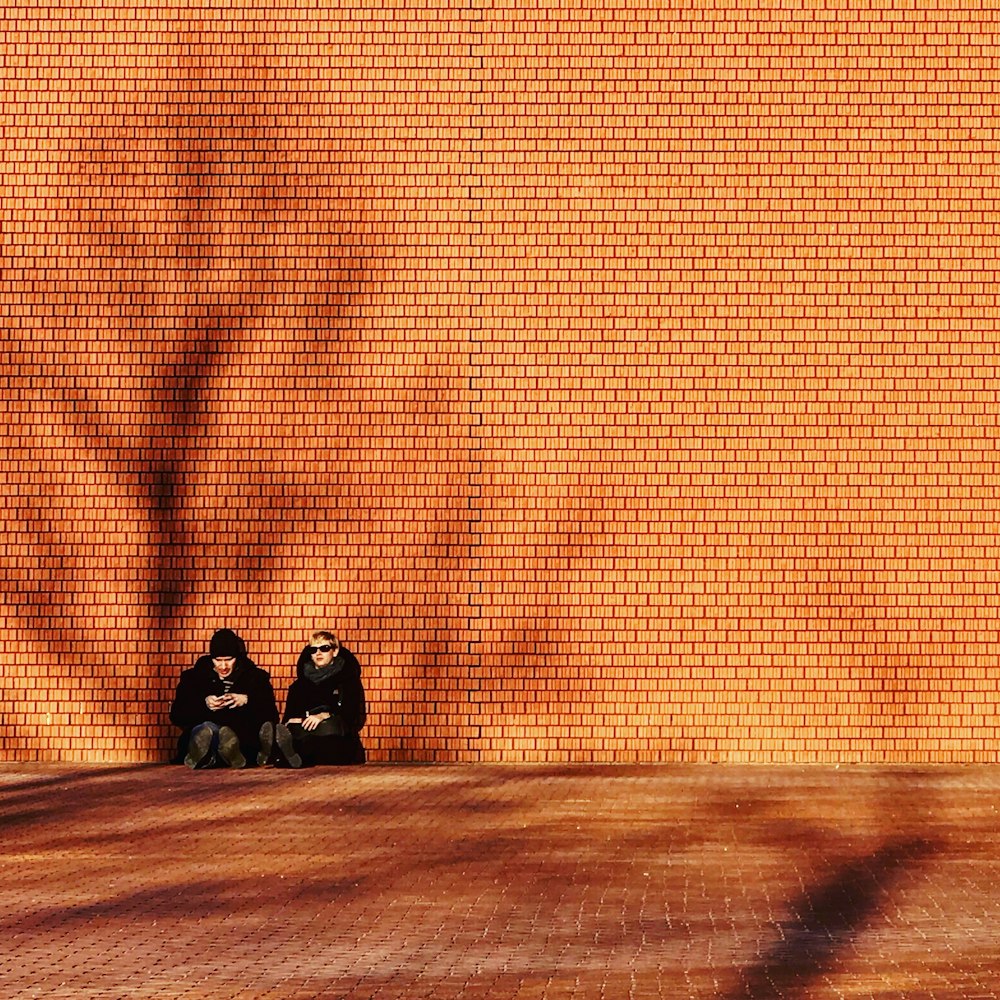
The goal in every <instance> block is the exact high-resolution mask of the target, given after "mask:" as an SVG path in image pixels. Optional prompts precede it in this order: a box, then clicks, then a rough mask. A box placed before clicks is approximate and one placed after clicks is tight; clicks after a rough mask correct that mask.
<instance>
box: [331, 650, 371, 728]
mask: <svg viewBox="0 0 1000 1000" xmlns="http://www.w3.org/2000/svg"><path fill="white" fill-rule="evenodd" d="M338 714H339V715H340V718H341V719H342V720H343V723H344V727H345V728H346V729H347V730H348V731H349V732H352V733H359V732H361V729H362V727H363V726H364V724H365V719H366V718H367V715H368V709H367V706H366V705H365V689H364V686H363V685H362V683H361V667H360V666H358V664H357V662H355V663H353V664H352V665H351V671H350V674H349V675H348V676H347V677H345V678H344V681H343V683H342V684H341V687H340V712H339V713H338Z"/></svg>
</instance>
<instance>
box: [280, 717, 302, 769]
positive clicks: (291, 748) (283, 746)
mask: <svg viewBox="0 0 1000 1000" xmlns="http://www.w3.org/2000/svg"><path fill="white" fill-rule="evenodd" d="M274 739H275V741H276V742H277V744H278V749H279V750H280V751H281V756H282V757H284V758H285V760H286V761H288V766H289V767H301V766H302V758H301V757H300V756H299V755H298V754H297V753H296V752H295V744H294V743H293V742H292V734H291V732H290V731H289V729H288V726H282V725H281V724H280V723H279V724H278V725H277V726H275V727H274Z"/></svg>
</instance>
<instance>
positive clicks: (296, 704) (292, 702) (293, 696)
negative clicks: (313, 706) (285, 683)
mask: <svg viewBox="0 0 1000 1000" xmlns="http://www.w3.org/2000/svg"><path fill="white" fill-rule="evenodd" d="M303 694H304V692H303V690H302V683H301V682H300V681H293V682H292V686H291V687H290V688H289V689H288V695H287V697H286V698H285V714H284V716H282V720H281V721H282V722H287V721H288V720H289V719H301V718H302V717H303V716H304V715H305V714H306V712H308V711H309V707H310V706H309V705H306V704H305V701H304V699H303Z"/></svg>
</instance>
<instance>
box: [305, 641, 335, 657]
mask: <svg viewBox="0 0 1000 1000" xmlns="http://www.w3.org/2000/svg"><path fill="white" fill-rule="evenodd" d="M306 648H307V649H308V651H309V652H310V653H312V654H313V655H315V654H316V653H329V652H330V650H331V649H337V647H336V646H331V645H330V644H329V643H327V644H326V645H325V646H308V647H306Z"/></svg>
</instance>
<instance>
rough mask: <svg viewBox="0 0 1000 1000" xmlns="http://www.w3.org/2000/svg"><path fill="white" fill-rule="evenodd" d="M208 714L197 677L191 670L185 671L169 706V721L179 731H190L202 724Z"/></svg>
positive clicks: (203, 693) (203, 694)
mask: <svg viewBox="0 0 1000 1000" xmlns="http://www.w3.org/2000/svg"><path fill="white" fill-rule="evenodd" d="M207 714H208V708H207V707H206V705H205V692H203V691H202V690H201V685H200V684H199V683H198V676H197V674H196V672H195V671H194V670H193V669H192V670H185V671H184V672H183V673H182V674H181V678H180V680H179V681H178V683H177V691H176V692H175V693H174V702H173V704H172V705H171V706H170V721H171V722H172V723H173V724H174V725H175V726H177V727H178V728H179V729H190V728H191V727H192V726H196V725H197V724H198V723H199V722H204V721H205V718H206V716H207Z"/></svg>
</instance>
